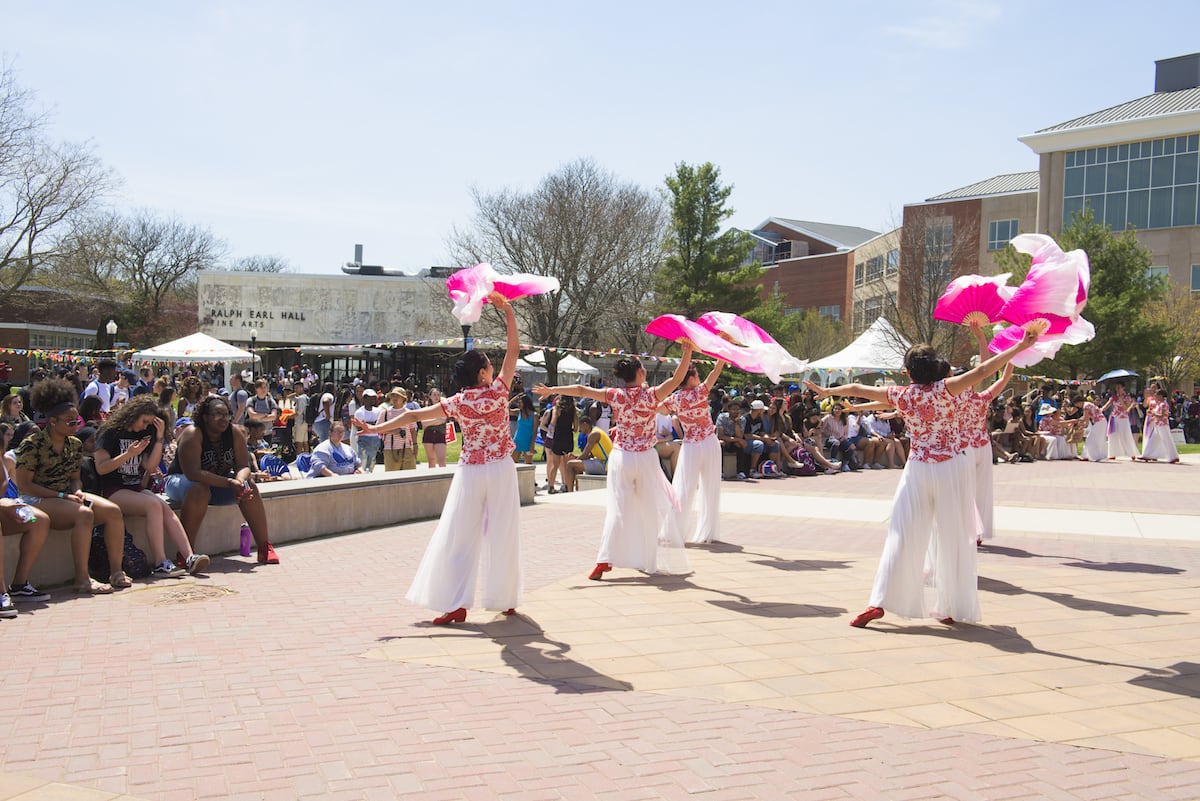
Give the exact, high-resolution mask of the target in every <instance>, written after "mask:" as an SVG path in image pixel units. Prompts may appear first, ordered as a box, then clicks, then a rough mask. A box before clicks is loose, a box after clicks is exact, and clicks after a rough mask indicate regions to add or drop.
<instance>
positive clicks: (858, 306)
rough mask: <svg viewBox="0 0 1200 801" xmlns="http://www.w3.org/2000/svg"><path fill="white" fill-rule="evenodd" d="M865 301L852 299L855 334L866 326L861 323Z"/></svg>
mask: <svg viewBox="0 0 1200 801" xmlns="http://www.w3.org/2000/svg"><path fill="white" fill-rule="evenodd" d="M865 303H866V302H865V301H862V300H856V301H854V333H855V335H856V336H857V335H858V334H860V333H862V331H863V329H864V328H866V326H865V325H864V324H863V308H864V305H865Z"/></svg>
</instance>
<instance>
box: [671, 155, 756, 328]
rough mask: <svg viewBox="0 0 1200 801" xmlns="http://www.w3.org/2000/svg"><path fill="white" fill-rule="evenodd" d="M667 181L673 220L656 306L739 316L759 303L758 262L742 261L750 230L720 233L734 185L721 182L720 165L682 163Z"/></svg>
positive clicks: (676, 311) (747, 250)
mask: <svg viewBox="0 0 1200 801" xmlns="http://www.w3.org/2000/svg"><path fill="white" fill-rule="evenodd" d="M666 184H667V201H668V203H669V205H670V210H671V219H670V223H669V227H668V234H667V245H666V249H667V257H666V259H665V260H664V262H663V265H662V267H661V269H660V270H659V272H658V275H657V277H656V280H655V301H656V304H657V306H658V308H659V310H660V311H663V312H670V313H674V314H682V315H684V316H685V317H688V318H690V319H695V318H696V317H697V316H699V315H701V314H703V313H704V312H707V311H713V310H719V311H725V312H733V313H735V314H742V313H744V312H747V311H750V310H751V309H754V308H755V307H757V306H758V305H759V304H760V303H761V302H762V301H761V292H762V288H761V286H760V285H759V284H758V283H757V282H758V280H759V278H760V277H761V276H762V266H761V265H759V264H758V263H757V262H755V263H752V264H748V265H747V264H745V261H746V258H747V257H748V256H749V254H750V253H751V251H753V249H754V243H753V240H752V239H751V238H750V235H749V234H747V233H745V232H744V231H738V230H736V229H732V228H730V229H728V230H726V231H725V232H724V233H722V232H721V223H722V222H724V221H725V220H727V219H728V218H729V217H730V216H731V215H732V214H733V209H731V208H728V207H727V206H726V205H725V204H726V201H728V199H729V195H730V193H731V192H732V191H733V187H732V186H723V185H722V184H721V171H720V169H719V168H717V167H716V166H714V165H713V164H712V163H711V162H705V163H704V164H701V165H700V166H698V167H695V166H692V165H690V164H686V163H683V162H680V163H679V164H677V165H675V173H674V174H673V175H668V176H667V179H666Z"/></svg>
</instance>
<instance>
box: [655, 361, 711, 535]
mask: <svg viewBox="0 0 1200 801" xmlns="http://www.w3.org/2000/svg"><path fill="white" fill-rule="evenodd" d="M724 367H725V362H724V361H721V360H720V359H718V360H717V364H716V366H715V367H713V369H712V371H711V372H710V373H709V374H708V378H707V379H706V380H705V381H704V383H700V374H699V373H698V372H697V371H696V366H695V365H692V366H691V367H689V368H688V371H687V374H686V375H685V376H684V379H683V388H682V389H680V390H679V391H678V392H676V393H674V394H672V395H670V396H668V397H667V399H666V400H664V401H663V403H662V405H663V406H665V407H666V408H667V410H668V411H670V412H671V413H672V414H674V415H675V416H676V417H678V418H679V422H680V424H681V425H682V426H683V445H682V447H681V448H680V451H679V463H678V464H677V465H676V467H675V475H674V477H673V478H672V480H671V487H672V488H673V489H674V490H675V497H676V498H677V499H678V501H679V517H678V518H675V517H674V516H672V517H670V518H669V519H668V521H667V525H673V526H678V527H679V528H680V529H681V530H682V531H685V532H686V531H690V532H691V533H690V534H688V535H687V536H685V537H684V539H685V540H686V541H687V542H691V543H705V542H719V541H720V540H719V539H718V536H717V535H718V533H719V531H720V522H721V521H720V516H721V443H720V442H719V441H718V440H717V430H716V427H715V426H714V425H713V420H712V413H711V412H710V411H709V406H708V394H709V393H710V392H712V388H713V387H714V386H716V385H717V378H718V377H719V376H720V375H721V370H722V368H724ZM694 499H699V507H700V508H699V514H697V515H696V525H695V527H694V528H693V527H692V525H691V523H692V502H693V500H694Z"/></svg>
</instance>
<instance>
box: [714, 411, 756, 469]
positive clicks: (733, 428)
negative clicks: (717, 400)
mask: <svg viewBox="0 0 1200 801" xmlns="http://www.w3.org/2000/svg"><path fill="white" fill-rule="evenodd" d="M716 429H717V439H718V440H719V441H720V443H721V450H722V451H723V452H725V453H733V454H735V455H736V456H737V477H738V478H739V479H745V478H746V477H747V475H748V474H749V472H750V456H751V454H752V453H753V452H754V448H753V446H752V445H751V444H750V442H749V441H748V440H747V439H746V438H745V436H744V435H743V433H742V404H741V402H740V401H738V400H737V399H730V400H729V401H728V402H727V403H726V404H725V411H723V412H721V413H720V414H719V415H717V420H716ZM758 453H759V454H760V455H761V453H762V446H761V444H760V445H759V451H758ZM755 464H757V462H755Z"/></svg>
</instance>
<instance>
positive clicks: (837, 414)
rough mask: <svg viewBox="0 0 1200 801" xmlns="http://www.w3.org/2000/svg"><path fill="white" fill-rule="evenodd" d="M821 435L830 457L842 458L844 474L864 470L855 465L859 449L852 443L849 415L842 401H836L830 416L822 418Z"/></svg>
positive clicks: (831, 408)
mask: <svg viewBox="0 0 1200 801" xmlns="http://www.w3.org/2000/svg"><path fill="white" fill-rule="evenodd" d="M821 433H822V435H823V436H824V439H825V447H826V448H827V449H828V450H829V453H830V455H831V456H832V455H833V454H838V455H839V456H840V457H841V461H842V472H843V473H848V472H850V471H851V470H860V469H862V468H861V467H860V466H859V465H857V464H856V463H855V459H856V456H857V452H858V448H856V447H855V445H854V442H852V441H851V436H852V432H851V431H850V421H849V415H848V414H847V413H846V405H845V404H844V403H843V402H842V401H835V402H834V404H833V405H832V406H831V407H830V410H829V414H827V415H825V416H824V417H823V418H821ZM854 433H856V432H854Z"/></svg>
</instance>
